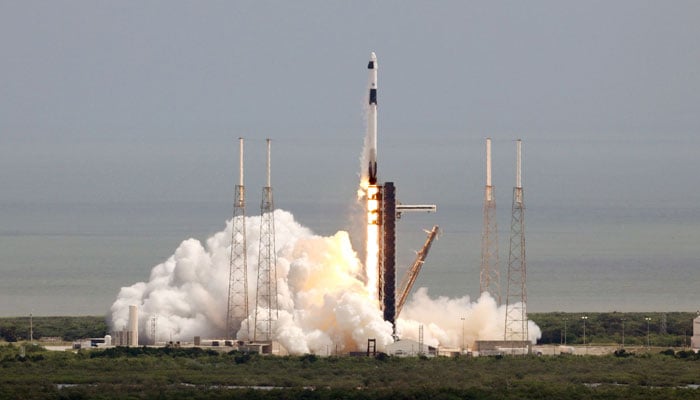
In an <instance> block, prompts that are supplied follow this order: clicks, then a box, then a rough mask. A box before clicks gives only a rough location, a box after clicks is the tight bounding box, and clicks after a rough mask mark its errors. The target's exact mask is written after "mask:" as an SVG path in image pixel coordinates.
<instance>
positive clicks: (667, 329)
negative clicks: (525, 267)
mask: <svg viewBox="0 0 700 400" xmlns="http://www.w3.org/2000/svg"><path fill="white" fill-rule="evenodd" d="M664 315H665V317H664ZM696 316H697V314H696V313H691V312H667V313H659V312H655V313H630V312H625V313H623V312H605V313H565V312H550V313H530V314H528V317H529V318H530V319H531V320H532V321H534V322H535V323H536V324H537V325H538V326H539V327H540V329H541V330H542V338H541V339H540V340H539V341H538V343H540V344H561V343H567V344H574V345H580V344H583V325H584V319H583V318H582V317H587V318H586V319H585V324H586V343H588V344H601V345H603V344H617V345H619V344H622V341H623V336H622V335H623V332H624V342H625V345H631V346H634V345H646V344H647V333H648V339H649V344H650V345H651V346H656V347H686V346H689V345H690V337H691V336H693V318H695V317H696ZM646 318H649V321H647V320H646ZM664 319H665V323H664ZM647 323H648V330H647ZM623 325H624V327H623ZM565 329H566V337H565V336H564V330H565Z"/></svg>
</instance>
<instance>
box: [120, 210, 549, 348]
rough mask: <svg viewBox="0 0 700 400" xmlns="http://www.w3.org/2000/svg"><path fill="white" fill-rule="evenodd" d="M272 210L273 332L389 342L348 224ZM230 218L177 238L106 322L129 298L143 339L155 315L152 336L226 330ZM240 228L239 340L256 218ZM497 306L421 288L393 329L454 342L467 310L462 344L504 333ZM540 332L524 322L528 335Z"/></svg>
mask: <svg viewBox="0 0 700 400" xmlns="http://www.w3.org/2000/svg"><path fill="white" fill-rule="evenodd" d="M274 217H275V229H276V235H275V242H276V245H277V253H276V254H277V277H278V282H277V289H278V304H279V308H280V311H279V315H278V318H277V320H276V321H275V322H274V324H273V329H272V330H273V336H274V338H275V339H276V340H278V341H279V342H280V343H281V344H282V346H284V347H285V348H286V349H287V350H288V351H289V352H290V353H292V354H303V353H316V354H328V353H334V352H335V351H339V352H346V351H351V350H362V349H364V348H365V346H366V344H367V339H368V338H374V339H376V340H377V349H378V350H380V351H382V350H384V348H385V346H386V345H387V344H389V343H391V342H392V341H393V339H392V336H391V335H392V328H391V324H390V323H388V322H386V321H384V319H383V316H382V312H381V311H380V310H379V305H378V302H377V300H376V299H372V298H370V296H369V294H368V291H367V289H366V287H365V283H364V279H365V278H364V271H363V266H362V264H361V262H360V261H359V259H358V257H357V254H356V253H355V251H354V250H353V248H352V245H351V242H350V238H349V235H348V234H347V232H344V231H339V232H337V233H336V234H335V235H333V236H329V237H321V236H316V235H314V234H313V233H312V232H311V231H310V230H309V229H307V228H305V227H303V226H301V225H300V224H298V223H297V222H296V221H295V220H294V217H293V216H292V215H291V214H290V213H288V212H286V211H282V210H276V211H275V214H274ZM231 222H232V221H228V222H227V224H226V227H225V229H224V230H223V231H221V232H218V233H216V234H214V235H213V236H211V237H210V238H209V239H207V241H206V246H203V245H202V243H201V242H200V241H198V240H195V239H187V240H185V241H183V242H182V243H181V244H180V246H179V247H178V248H177V249H176V250H175V253H174V254H173V255H172V256H171V257H170V258H168V259H167V260H166V261H165V262H163V263H161V264H159V265H156V266H155V267H153V269H152V270H151V275H150V277H149V280H148V282H138V283H135V284H133V285H131V286H129V287H124V288H122V289H121V290H120V292H119V294H118V296H117V299H116V301H115V302H114V304H113V305H112V307H111V325H112V329H115V330H120V329H122V328H124V327H125V326H127V323H128V317H129V305H137V306H138V307H139V331H140V332H139V337H140V338H141V339H142V341H143V342H144V343H145V341H151V340H153V338H152V337H151V332H150V321H151V318H152V317H153V316H155V315H157V316H158V317H157V340H158V341H169V340H179V341H192V340H193V337H194V336H202V337H206V338H222V337H224V334H225V328H226V311H227V310H226V309H227V306H228V281H229V257H230V252H231V247H230V246H231V229H232V224H231ZM246 232H247V235H248V238H247V242H248V252H247V258H248V287H249V290H250V294H249V303H250V306H251V316H250V317H249V319H248V321H245V322H244V324H243V326H242V328H241V330H240V331H239V332H238V338H239V339H247V338H248V336H247V326H248V325H250V326H251V327H252V325H253V323H252V320H253V315H254V309H253V308H254V307H255V298H256V293H255V288H256V280H257V263H258V254H257V253H258V246H259V232H260V217H247V218H246ZM504 312H505V311H504V310H503V307H501V308H498V307H496V304H495V302H494V301H493V299H491V298H490V297H488V296H487V295H486V296H482V297H481V298H480V299H479V300H478V301H477V302H476V303H470V302H469V297H466V296H465V297H462V298H458V299H449V298H446V297H438V298H437V299H431V298H430V297H429V296H428V291H427V289H425V288H421V289H419V290H418V291H417V292H416V293H415V295H414V296H413V297H412V299H411V300H410V301H409V302H408V303H407V304H406V306H405V307H404V310H403V312H402V315H401V316H402V319H400V320H399V321H398V330H399V333H400V334H402V337H405V338H414V339H417V336H418V326H419V325H424V327H425V339H424V340H425V342H426V343H427V344H430V345H435V346H442V347H460V344H461V341H462V321H461V319H460V318H465V328H464V329H465V338H464V339H465V341H466V343H467V344H469V343H471V342H472V341H473V340H476V339H499V338H502V337H503V323H504V318H505V314H504ZM499 335H500V336H499ZM539 335H540V334H539V328H537V327H536V326H535V325H534V324H532V323H531V325H530V337H531V338H533V339H535V338H538V337H539Z"/></svg>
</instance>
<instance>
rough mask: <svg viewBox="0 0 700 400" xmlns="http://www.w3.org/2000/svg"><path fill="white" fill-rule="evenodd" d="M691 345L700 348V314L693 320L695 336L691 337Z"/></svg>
mask: <svg viewBox="0 0 700 400" xmlns="http://www.w3.org/2000/svg"><path fill="white" fill-rule="evenodd" d="M690 347H692V348H693V350H696V351H697V350H700V315H698V316H697V317H695V319H694V320H693V337H692V339H690Z"/></svg>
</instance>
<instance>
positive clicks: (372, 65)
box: [367, 52, 377, 185]
mask: <svg viewBox="0 0 700 400" xmlns="http://www.w3.org/2000/svg"><path fill="white" fill-rule="evenodd" d="M367 69H368V70H369V115H368V118H367V120H368V122H367V124H368V127H367V129H368V131H369V165H368V168H369V169H368V176H369V184H370V185H376V184H377V55H376V54H374V52H372V53H371V54H370V56H369V64H367Z"/></svg>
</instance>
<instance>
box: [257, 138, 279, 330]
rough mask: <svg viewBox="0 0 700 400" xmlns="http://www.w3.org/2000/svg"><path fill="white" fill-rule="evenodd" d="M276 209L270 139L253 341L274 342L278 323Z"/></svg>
mask: <svg viewBox="0 0 700 400" xmlns="http://www.w3.org/2000/svg"><path fill="white" fill-rule="evenodd" d="M274 211H275V206H274V203H273V201H272V185H271V180H270V139H267V185H266V186H265V187H264V188H263V197H262V202H261V204H260V247H259V252H258V289H257V300H256V303H255V332H254V333H253V340H255V341H269V340H272V321H274V320H277V318H278V316H279V310H278V307H277V257H276V254H275V253H276V250H275V216H274Z"/></svg>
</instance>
